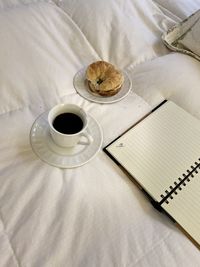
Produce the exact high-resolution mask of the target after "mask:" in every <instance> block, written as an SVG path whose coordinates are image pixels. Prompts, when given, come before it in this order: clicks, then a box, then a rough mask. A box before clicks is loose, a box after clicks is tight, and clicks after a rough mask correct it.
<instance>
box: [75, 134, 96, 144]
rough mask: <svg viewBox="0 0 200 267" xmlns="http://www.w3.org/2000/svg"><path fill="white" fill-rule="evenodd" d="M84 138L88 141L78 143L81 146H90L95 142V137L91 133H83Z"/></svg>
mask: <svg viewBox="0 0 200 267" xmlns="http://www.w3.org/2000/svg"><path fill="white" fill-rule="evenodd" d="M82 136H84V137H85V138H86V139H87V141H81V140H80V141H78V144H79V145H90V144H91V143H92V142H93V137H92V136H91V135H90V134H89V133H87V132H85V133H82V134H81V137H82Z"/></svg>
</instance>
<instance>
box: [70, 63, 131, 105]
mask: <svg viewBox="0 0 200 267" xmlns="http://www.w3.org/2000/svg"><path fill="white" fill-rule="evenodd" d="M86 69H87V67H84V68H82V69H81V70H79V71H78V72H77V73H76V74H75V76H74V87H75V89H76V91H77V93H78V94H79V95H81V96H82V97H84V98H85V99H87V100H90V101H92V102H96V103H103V104H109V103H114V102H117V101H120V100H122V99H123V98H124V97H126V96H127V95H128V93H129V92H130V90H131V87H132V82H131V80H130V78H129V76H128V74H127V73H126V72H125V71H122V73H123V75H124V83H123V85H122V87H121V89H120V91H119V92H118V93H117V94H115V95H113V96H100V95H98V94H95V93H92V92H91V91H90V89H89V88H88V85H87V81H86V79H85V75H86V74H85V73H86Z"/></svg>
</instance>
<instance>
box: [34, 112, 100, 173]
mask: <svg viewBox="0 0 200 267" xmlns="http://www.w3.org/2000/svg"><path fill="white" fill-rule="evenodd" d="M47 116H48V111H47V112H45V113H43V114H41V115H40V116H39V117H38V118H37V119H36V120H35V122H34V123H33V125H32V128H31V131H30V143H31V146H32V149H33V151H34V152H35V154H36V155H37V156H38V157H39V158H40V159H41V160H43V161H44V162H46V163H48V164H50V165H53V166H56V167H59V168H75V167H79V166H81V165H83V164H85V163H87V162H88V161H90V160H91V159H92V158H93V157H94V156H95V155H96V154H97V153H98V152H99V150H100V148H101V146H102V142H103V134H102V130H101V127H100V125H99V124H98V123H97V121H96V120H95V119H94V118H93V117H91V116H90V115H88V117H89V119H88V131H89V133H90V134H91V135H92V137H93V139H94V141H93V142H92V143H91V144H90V145H77V146H75V147H73V148H62V147H60V146H58V145H56V144H55V143H54V142H53V140H52V138H51V136H50V132H49V126H48V121H47Z"/></svg>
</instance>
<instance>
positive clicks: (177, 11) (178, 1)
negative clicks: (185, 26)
mask: <svg viewBox="0 0 200 267" xmlns="http://www.w3.org/2000/svg"><path fill="white" fill-rule="evenodd" d="M153 1H154V2H155V3H156V4H157V5H158V6H159V7H160V9H161V10H162V11H163V12H164V13H165V12H166V11H168V12H170V13H172V14H173V15H174V16H176V17H178V18H179V19H180V20H183V19H185V18H186V17H188V16H189V15H191V14H192V13H194V12H195V11H197V10H198V9H199V8H200V0H190V1H189V0H167V1H166V0H153Z"/></svg>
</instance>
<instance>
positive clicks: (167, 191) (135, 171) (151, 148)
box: [104, 101, 200, 245]
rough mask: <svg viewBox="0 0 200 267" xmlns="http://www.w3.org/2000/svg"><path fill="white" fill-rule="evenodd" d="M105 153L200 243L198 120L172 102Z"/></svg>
mask: <svg viewBox="0 0 200 267" xmlns="http://www.w3.org/2000/svg"><path fill="white" fill-rule="evenodd" d="M104 151H105V152H106V153H107V155H108V156H109V157H111V159H112V160H114V161H115V162H116V163H117V164H118V165H120V166H121V167H122V168H123V169H124V170H125V171H126V172H128V174H129V176H130V177H131V178H133V179H134V181H136V182H137V184H138V185H139V186H140V187H141V188H142V189H143V190H144V191H145V193H146V194H147V195H148V196H149V197H150V198H151V200H152V203H153V205H154V207H156V208H157V209H158V210H160V211H162V210H164V211H165V212H166V213H167V214H168V215H169V216H170V217H171V218H173V220H174V221H176V222H177V223H178V224H179V225H180V226H181V228H182V229H184V230H185V232H186V233H187V234H189V236H190V237H191V238H192V240H193V241H194V242H195V243H196V244H197V245H200V173H199V172H198V170H199V169H200V121H199V120H198V119H196V118H195V117H193V116H192V115H191V114H189V113H188V112H186V111H185V110H183V109H182V108H180V107H179V106H177V105H176V104H175V103H173V102H171V101H165V102H164V103H162V105H160V106H159V107H158V108H157V109H156V110H154V111H153V112H151V113H150V114H149V115H148V116H146V117H145V118H144V119H142V120H141V121H140V122H139V123H137V124H136V125H134V126H133V127H131V128H130V129H128V130H127V131H126V132H125V133H123V134H122V135H121V136H119V137H118V138H117V139H115V140H114V141H113V142H111V143H110V144H108V145H107V146H106V147H105V148H104Z"/></svg>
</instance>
